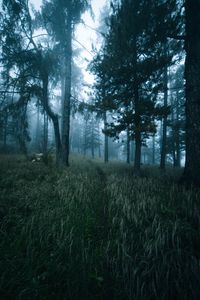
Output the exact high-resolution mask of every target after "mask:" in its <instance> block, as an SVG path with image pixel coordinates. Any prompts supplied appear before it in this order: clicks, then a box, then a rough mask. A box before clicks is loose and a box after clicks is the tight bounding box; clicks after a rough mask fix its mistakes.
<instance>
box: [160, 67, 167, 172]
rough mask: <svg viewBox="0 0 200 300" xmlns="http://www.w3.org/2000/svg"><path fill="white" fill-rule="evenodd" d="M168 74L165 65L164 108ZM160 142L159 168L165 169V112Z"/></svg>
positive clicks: (165, 106) (165, 105)
mask: <svg viewBox="0 0 200 300" xmlns="http://www.w3.org/2000/svg"><path fill="white" fill-rule="evenodd" d="M167 84H168V76H167V67H166V68H165V70H164V108H165V109H167V100H168V99H167V98H168V88H167ZM162 129H163V130H162V144H161V157H160V168H161V169H162V170H164V169H165V165H166V146H167V114H165V115H164V117H163V128H162Z"/></svg>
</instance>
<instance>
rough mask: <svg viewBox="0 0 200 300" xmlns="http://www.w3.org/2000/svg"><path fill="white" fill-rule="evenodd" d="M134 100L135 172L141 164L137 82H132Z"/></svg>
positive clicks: (138, 170)
mask: <svg viewBox="0 0 200 300" xmlns="http://www.w3.org/2000/svg"><path fill="white" fill-rule="evenodd" d="M134 100H135V128H136V129H135V161H134V171H135V173H139V172H140V166H141V147H142V138H141V129H140V128H141V116H140V104H139V91H138V84H137V82H135V84H134Z"/></svg>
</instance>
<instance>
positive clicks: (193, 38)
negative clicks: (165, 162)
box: [183, 0, 200, 186]
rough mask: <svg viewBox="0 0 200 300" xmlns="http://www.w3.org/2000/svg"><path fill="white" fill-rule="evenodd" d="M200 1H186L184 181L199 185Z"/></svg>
mask: <svg viewBox="0 0 200 300" xmlns="http://www.w3.org/2000/svg"><path fill="white" fill-rule="evenodd" d="M199 19H200V0H197V1H192V0H185V33H186V35H185V50H186V61H185V81H186V82H185V95H186V164H185V169H184V174H183V181H186V182H187V183H191V184H195V185H198V186H199V185H200V176H199V170H200V117H199V116H200V98H199V97H200V82H199V78H200V23H199Z"/></svg>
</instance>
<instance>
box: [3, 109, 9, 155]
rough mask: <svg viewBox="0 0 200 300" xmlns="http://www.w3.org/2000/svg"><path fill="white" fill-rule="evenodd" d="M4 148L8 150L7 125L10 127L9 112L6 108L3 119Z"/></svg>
mask: <svg viewBox="0 0 200 300" xmlns="http://www.w3.org/2000/svg"><path fill="white" fill-rule="evenodd" d="M3 121H4V122H3V148H4V151H6V148H7V127H8V113H7V110H5V115H4V120H3Z"/></svg>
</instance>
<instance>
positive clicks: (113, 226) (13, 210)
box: [0, 156, 200, 300]
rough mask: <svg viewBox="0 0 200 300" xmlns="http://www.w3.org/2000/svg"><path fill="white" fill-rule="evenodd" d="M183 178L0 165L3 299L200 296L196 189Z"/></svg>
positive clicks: (78, 164)
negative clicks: (186, 185) (182, 182)
mask: <svg viewBox="0 0 200 300" xmlns="http://www.w3.org/2000/svg"><path fill="white" fill-rule="evenodd" d="M179 174H180V171H179V170H178V171H177V172H176V173H174V172H173V171H172V170H170V169H169V170H167V172H166V173H165V174H161V173H160V171H159V170H158V168H150V167H149V168H144V169H143V170H142V174H141V177H135V176H134V174H133V172H132V167H131V166H127V165H125V164H123V163H110V164H108V165H104V164H103V163H101V162H99V161H94V160H89V159H83V158H80V157H78V156H73V157H72V158H71V166H70V168H68V169H65V170H62V171H59V170H56V169H55V168H54V166H53V165H50V166H46V165H45V164H43V163H42V162H38V163H32V162H28V161H26V160H25V159H24V158H22V157H19V156H11V157H7V156H4V157H1V158H0V189H1V191H0V253H1V259H0V273H1V278H0V299H3V300H4V299H5V300H7V299H13V300H14V299H20V300H29V299H30V300H34V299H37V300H38V299H39V300H40V299H52V300H55V299H59V300H63V299H69V300H70V299H73V300H76V299H77V300H80V299H97V300H98V299H103V300H107V299H109V300H111V299H119V300H123V299H124V300H125V299H127V300H129V299H131V300H132V299H133V300H134V299H136V300H143V299H145V300H150V299H152V300H154V299H158V300H162V299H180V300H184V299H185V300H186V299H187V300H188V299H191V300H192V299H194V300H195V299H200V292H199V286H200V233H199V228H200V201H199V199H200V192H199V191H198V190H185V189H184V188H183V187H180V186H178V185H176V184H175V181H176V180H177V178H178V176H179Z"/></svg>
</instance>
